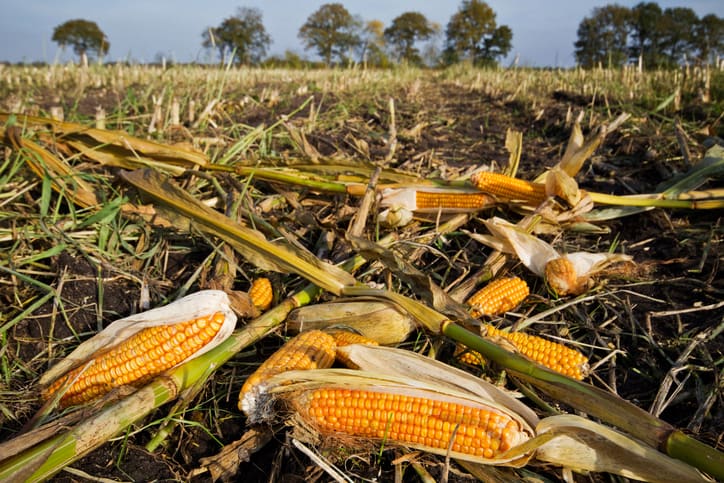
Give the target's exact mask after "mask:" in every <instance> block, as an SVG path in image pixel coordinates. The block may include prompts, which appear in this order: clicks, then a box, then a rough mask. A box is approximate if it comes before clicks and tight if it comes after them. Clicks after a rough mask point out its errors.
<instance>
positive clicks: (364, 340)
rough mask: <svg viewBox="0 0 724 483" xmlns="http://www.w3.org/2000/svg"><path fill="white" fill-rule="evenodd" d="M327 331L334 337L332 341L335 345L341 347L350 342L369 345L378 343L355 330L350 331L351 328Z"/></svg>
mask: <svg viewBox="0 0 724 483" xmlns="http://www.w3.org/2000/svg"><path fill="white" fill-rule="evenodd" d="M327 333H328V334H329V335H331V336H332V337H334V342H335V344H337V347H342V346H345V345H350V344H369V345H379V343H378V342H377V341H376V340H374V339H372V338H370V337H366V336H364V335H362V334H358V333H356V332H352V331H351V330H336V329H332V330H328V331H327Z"/></svg>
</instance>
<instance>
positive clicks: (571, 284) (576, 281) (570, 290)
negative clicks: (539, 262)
mask: <svg viewBox="0 0 724 483" xmlns="http://www.w3.org/2000/svg"><path fill="white" fill-rule="evenodd" d="M545 278H546V282H548V286H549V287H550V288H551V289H552V290H553V291H554V292H555V293H556V294H557V295H568V294H573V295H579V294H581V293H582V292H583V291H584V290H585V288H586V283H587V281H588V277H585V276H584V277H579V276H578V274H577V273H576V267H574V266H573V263H572V262H571V261H570V260H569V259H568V258H566V257H560V258H555V259H553V260H550V261H549V262H548V263H546V266H545Z"/></svg>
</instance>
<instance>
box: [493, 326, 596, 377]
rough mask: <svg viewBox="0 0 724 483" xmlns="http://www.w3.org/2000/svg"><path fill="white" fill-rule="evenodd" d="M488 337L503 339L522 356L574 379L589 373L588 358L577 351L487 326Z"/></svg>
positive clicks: (522, 334) (519, 333)
mask: <svg viewBox="0 0 724 483" xmlns="http://www.w3.org/2000/svg"><path fill="white" fill-rule="evenodd" d="M485 329H486V331H487V333H486V335H487V336H488V337H501V338H503V339H505V340H507V341H509V342H510V343H511V344H513V345H514V346H515V348H516V349H517V350H518V352H520V353H521V354H523V355H525V356H526V357H528V358H529V359H532V360H534V361H535V362H537V363H539V364H541V365H543V366H546V367H547V368H549V369H552V370H554V371H556V372H559V373H561V374H565V375H566V376H568V377H571V378H573V379H578V380H581V379H583V378H584V377H585V376H586V374H587V372H588V358H587V357H586V356H584V355H583V354H581V353H580V352H578V351H577V350H575V349H571V348H570V347H566V346H564V345H563V344H559V343H558V342H553V341H550V340H547V339H543V338H542V337H538V336H535V335H530V334H525V333H523V332H504V331H501V330H498V329H496V328H495V327H493V326H492V325H489V324H488V325H486V326H485Z"/></svg>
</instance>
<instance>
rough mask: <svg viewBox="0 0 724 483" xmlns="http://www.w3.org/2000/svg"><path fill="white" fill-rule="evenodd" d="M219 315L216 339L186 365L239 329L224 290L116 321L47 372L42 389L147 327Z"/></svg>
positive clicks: (191, 297)
mask: <svg viewBox="0 0 724 483" xmlns="http://www.w3.org/2000/svg"><path fill="white" fill-rule="evenodd" d="M217 312H222V313H223V314H224V323H223V324H222V326H221V328H220V329H219V331H218V332H217V334H216V335H215V336H214V338H213V339H212V340H211V341H209V343H207V344H206V345H204V346H203V347H202V348H201V349H199V350H198V351H196V352H195V353H194V354H192V355H191V356H189V357H188V358H186V359H185V360H184V361H183V362H186V361H188V360H190V359H193V358H195V357H198V356H200V355H201V354H203V353H205V352H208V351H209V350H211V349H213V348H214V347H216V346H217V345H219V344H220V343H221V342H223V341H224V340H225V339H226V338H228V337H229V336H230V335H231V333H232V332H233V330H234V327H235V326H236V315H235V314H234V312H233V311H232V310H231V304H230V302H229V297H228V296H227V295H226V293H225V292H223V291H221V290H202V291H200V292H196V293H193V294H191V295H187V296H186V297H183V298H181V299H178V300H176V301H175V302H172V303H170V304H168V305H166V306H164V307H159V308H155V309H152V310H149V311H146V312H143V313H140V314H136V315H132V316H130V317H125V318H123V319H119V320H116V321H115V322H113V323H111V324H110V325H109V326H108V327H106V328H105V329H103V330H102V331H100V332H99V333H97V334H96V335H94V336H93V337H91V338H90V339H88V340H86V341H85V342H83V343H81V344H80V345H79V346H78V347H76V348H75V350H74V351H73V352H71V353H70V354H69V355H68V356H67V357H66V358H64V359H63V360H62V361H60V362H59V363H57V364H56V365H55V366H53V367H52V368H51V369H49V370H48V371H46V372H45V374H43V376H42V377H41V378H40V385H41V386H45V385H47V384H50V383H51V382H53V381H54V380H55V379H57V378H58V377H60V376H62V375H63V374H65V373H66V372H68V371H69V370H71V369H73V368H74V367H77V366H79V365H81V364H83V363H85V362H86V361H88V360H89V359H91V358H93V357H94V356H95V355H96V354H97V353H98V352H100V351H105V350H107V349H110V348H112V347H113V346H115V345H118V344H120V343H121V342H122V341H124V340H126V339H128V338H129V337H131V336H133V335H134V334H136V333H137V332H139V331H140V330H142V329H145V328H147V327H156V326H160V325H173V324H178V323H181V322H185V321H188V320H193V319H197V318H199V317H203V316H207V315H211V314H214V313H217Z"/></svg>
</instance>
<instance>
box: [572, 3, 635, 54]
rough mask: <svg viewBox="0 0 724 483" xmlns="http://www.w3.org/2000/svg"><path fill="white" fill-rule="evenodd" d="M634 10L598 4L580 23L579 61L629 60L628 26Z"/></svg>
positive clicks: (576, 43) (576, 46) (576, 45)
mask: <svg viewBox="0 0 724 483" xmlns="http://www.w3.org/2000/svg"><path fill="white" fill-rule="evenodd" d="M630 19H631V9H629V8H627V7H621V6H619V5H606V6H605V7H596V8H594V9H593V14H592V15H591V16H590V17H586V18H584V19H583V21H581V23H580V24H579V26H578V40H576V42H575V44H574V45H575V55H576V60H578V63H579V64H581V65H582V66H584V67H592V66H594V65H596V64H599V63H602V64H604V65H607V66H609V67H614V66H620V65H622V64H624V63H625V62H626V60H627V59H628V52H627V42H628V26H629V24H630V23H631V22H630Z"/></svg>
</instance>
